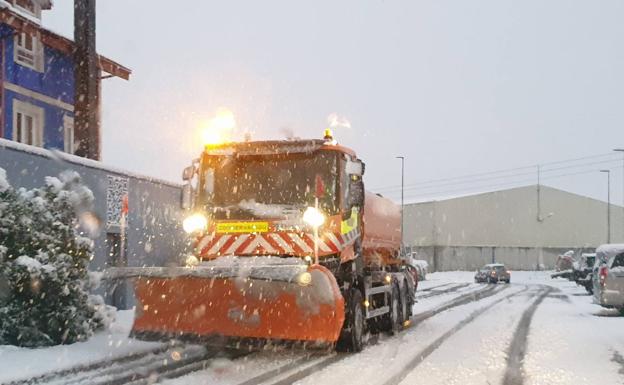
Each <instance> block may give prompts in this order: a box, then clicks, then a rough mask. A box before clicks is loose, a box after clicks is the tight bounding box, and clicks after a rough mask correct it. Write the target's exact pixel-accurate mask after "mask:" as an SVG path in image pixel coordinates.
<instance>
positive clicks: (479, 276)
mask: <svg viewBox="0 0 624 385" xmlns="http://www.w3.org/2000/svg"><path fill="white" fill-rule="evenodd" d="M499 281H502V282H505V283H509V282H510V281H511V273H510V272H509V270H507V269H506V268H505V265H503V264H502V263H490V264H488V265H485V266H483V267H482V268H481V269H480V270H477V272H476V274H475V282H477V283H480V282H488V283H498V282H499Z"/></svg>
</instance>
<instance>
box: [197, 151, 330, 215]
mask: <svg viewBox="0 0 624 385" xmlns="http://www.w3.org/2000/svg"><path fill="white" fill-rule="evenodd" d="M203 170H204V171H203V175H202V181H201V183H200V198H199V199H200V202H202V203H203V204H204V205H206V206H209V207H208V208H212V209H213V211H214V212H215V215H216V216H217V218H258V217H280V216H284V215H286V214H285V212H286V211H288V210H296V209H301V208H303V207H306V206H312V205H314V199H315V191H316V189H317V184H318V183H320V186H319V187H320V188H321V190H322V191H321V192H322V195H321V197H320V199H319V206H320V207H321V209H323V210H324V211H325V212H326V213H334V212H335V211H336V207H337V198H338V196H339V194H337V193H336V192H337V191H336V190H337V184H338V168H337V153H333V152H331V153H330V152H317V153H315V154H295V155H281V154H280V155H271V156H239V157H232V156H228V157H214V156H206V157H205V158H204V165H203Z"/></svg>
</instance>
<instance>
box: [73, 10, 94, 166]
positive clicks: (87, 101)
mask: <svg viewBox="0 0 624 385" xmlns="http://www.w3.org/2000/svg"><path fill="white" fill-rule="evenodd" d="M95 1H96V0H74V41H75V50H74V127H75V131H74V137H75V138H76V140H77V141H78V146H77V148H76V151H75V153H76V155H78V156H83V157H86V158H90V159H95V160H99V159H100V119H99V108H100V102H99V94H100V91H99V82H100V70H99V69H98V64H97V61H98V58H97V52H96V49H95Z"/></svg>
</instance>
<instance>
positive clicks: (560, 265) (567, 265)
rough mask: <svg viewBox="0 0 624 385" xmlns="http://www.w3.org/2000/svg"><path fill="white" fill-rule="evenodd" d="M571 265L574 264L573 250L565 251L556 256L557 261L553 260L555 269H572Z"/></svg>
mask: <svg viewBox="0 0 624 385" xmlns="http://www.w3.org/2000/svg"><path fill="white" fill-rule="evenodd" d="M573 265H574V251H573V250H569V251H566V252H565V253H564V254H562V255H558V256H557V261H556V262H555V271H568V270H572V268H573Z"/></svg>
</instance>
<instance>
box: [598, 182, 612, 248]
mask: <svg viewBox="0 0 624 385" xmlns="http://www.w3.org/2000/svg"><path fill="white" fill-rule="evenodd" d="M600 172H606V173H607V243H611V170H600Z"/></svg>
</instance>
